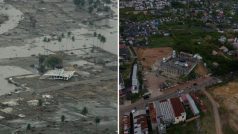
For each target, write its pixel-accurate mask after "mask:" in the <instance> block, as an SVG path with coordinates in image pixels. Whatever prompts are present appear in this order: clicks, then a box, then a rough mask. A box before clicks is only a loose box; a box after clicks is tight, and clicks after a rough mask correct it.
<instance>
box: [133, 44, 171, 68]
mask: <svg viewBox="0 0 238 134" xmlns="http://www.w3.org/2000/svg"><path fill="white" fill-rule="evenodd" d="M134 50H135V52H136V54H137V57H138V58H139V60H140V61H141V63H142V66H143V67H144V69H151V68H152V67H153V65H154V64H155V63H156V62H157V61H161V60H162V59H163V57H167V56H169V55H171V54H172V48H170V47H162V48H134Z"/></svg>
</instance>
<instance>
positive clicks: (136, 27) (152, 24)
mask: <svg viewBox="0 0 238 134" xmlns="http://www.w3.org/2000/svg"><path fill="white" fill-rule="evenodd" d="M122 26H123V28H124V30H123V32H122V33H121V34H122V35H124V36H127V37H138V36H149V35H153V34H156V33H157V32H158V27H159V20H157V19H154V20H147V21H140V22H134V21H125V22H123V24H122Z"/></svg>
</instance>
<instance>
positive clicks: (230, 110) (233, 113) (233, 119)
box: [212, 80, 238, 132]
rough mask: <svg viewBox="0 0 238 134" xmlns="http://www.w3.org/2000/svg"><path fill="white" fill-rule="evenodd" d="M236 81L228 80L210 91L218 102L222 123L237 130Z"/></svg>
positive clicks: (237, 86)
mask: <svg viewBox="0 0 238 134" xmlns="http://www.w3.org/2000/svg"><path fill="white" fill-rule="evenodd" d="M237 89H238V81H237V80H236V81H233V82H229V83H228V84H226V85H224V86H220V87H216V88H214V89H213V90H212V93H213V95H214V97H215V99H216V100H217V102H218V103H219V104H220V107H221V108H220V109H221V111H220V113H221V116H222V119H221V120H222V122H223V125H225V124H229V126H230V127H231V128H232V129H234V130H235V131H236V132H238V119H237V116H238V90H237Z"/></svg>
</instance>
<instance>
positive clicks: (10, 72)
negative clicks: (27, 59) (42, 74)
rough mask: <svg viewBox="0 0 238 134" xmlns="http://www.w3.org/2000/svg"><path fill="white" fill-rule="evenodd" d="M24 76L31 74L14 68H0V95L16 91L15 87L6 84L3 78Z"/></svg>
mask: <svg viewBox="0 0 238 134" xmlns="http://www.w3.org/2000/svg"><path fill="white" fill-rule="evenodd" d="M24 74H31V72H29V71H27V70H24V69H22V68H19V67H14V66H0V83H1V86H0V95H3V94H7V93H9V92H11V91H14V90H15V89H16V87H15V85H13V84H10V83H8V81H7V80H6V79H5V78H8V77H11V76H16V75H24Z"/></svg>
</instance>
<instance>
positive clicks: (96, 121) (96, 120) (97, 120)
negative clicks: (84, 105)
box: [95, 117, 101, 133]
mask: <svg viewBox="0 0 238 134" xmlns="http://www.w3.org/2000/svg"><path fill="white" fill-rule="evenodd" d="M100 121H101V119H100V118H99V117H96V118H95V123H96V133H97V125H98V124H99V123H100Z"/></svg>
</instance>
